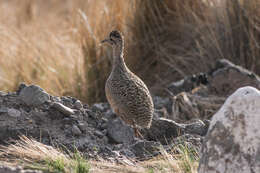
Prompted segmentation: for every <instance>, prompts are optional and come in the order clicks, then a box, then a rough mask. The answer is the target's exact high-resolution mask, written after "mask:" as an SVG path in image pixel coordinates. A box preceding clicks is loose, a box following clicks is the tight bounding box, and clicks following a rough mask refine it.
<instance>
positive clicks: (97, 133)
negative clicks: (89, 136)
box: [94, 130, 104, 138]
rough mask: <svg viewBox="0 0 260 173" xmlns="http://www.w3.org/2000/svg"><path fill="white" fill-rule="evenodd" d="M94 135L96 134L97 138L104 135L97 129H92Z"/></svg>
mask: <svg viewBox="0 0 260 173" xmlns="http://www.w3.org/2000/svg"><path fill="white" fill-rule="evenodd" d="M94 135H96V136H97V137H99V138H102V137H103V136H104V134H103V133H102V132H101V131H99V130H96V131H94Z"/></svg>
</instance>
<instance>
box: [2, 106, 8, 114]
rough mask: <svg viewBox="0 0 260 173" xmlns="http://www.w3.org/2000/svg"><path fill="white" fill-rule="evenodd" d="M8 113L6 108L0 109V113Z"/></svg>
mask: <svg viewBox="0 0 260 173" xmlns="http://www.w3.org/2000/svg"><path fill="white" fill-rule="evenodd" d="M7 112H8V108H7V107H1V108H0V113H7Z"/></svg>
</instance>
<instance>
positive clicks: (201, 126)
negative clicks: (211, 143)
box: [184, 120, 209, 136]
mask: <svg viewBox="0 0 260 173" xmlns="http://www.w3.org/2000/svg"><path fill="white" fill-rule="evenodd" d="M184 126H185V127H184V131H185V133H189V134H197V135H200V136H205V135H206V133H207V131H208V127H209V124H205V123H204V122H203V121H201V120H196V121H195V122H193V123H190V124H185V125H184Z"/></svg>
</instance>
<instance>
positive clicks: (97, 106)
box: [92, 103, 109, 112]
mask: <svg viewBox="0 0 260 173" xmlns="http://www.w3.org/2000/svg"><path fill="white" fill-rule="evenodd" d="M92 109H93V110H99V111H101V112H105V111H106V110H108V109H109V104H108V103H95V104H94V105H93V106H92Z"/></svg>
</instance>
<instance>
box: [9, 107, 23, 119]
mask: <svg viewBox="0 0 260 173" xmlns="http://www.w3.org/2000/svg"><path fill="white" fill-rule="evenodd" d="M7 114H8V115H9V116H11V117H15V118H17V117H20V116H21V112H20V111H19V110H17V109H13V108H10V109H8V111H7Z"/></svg>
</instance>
